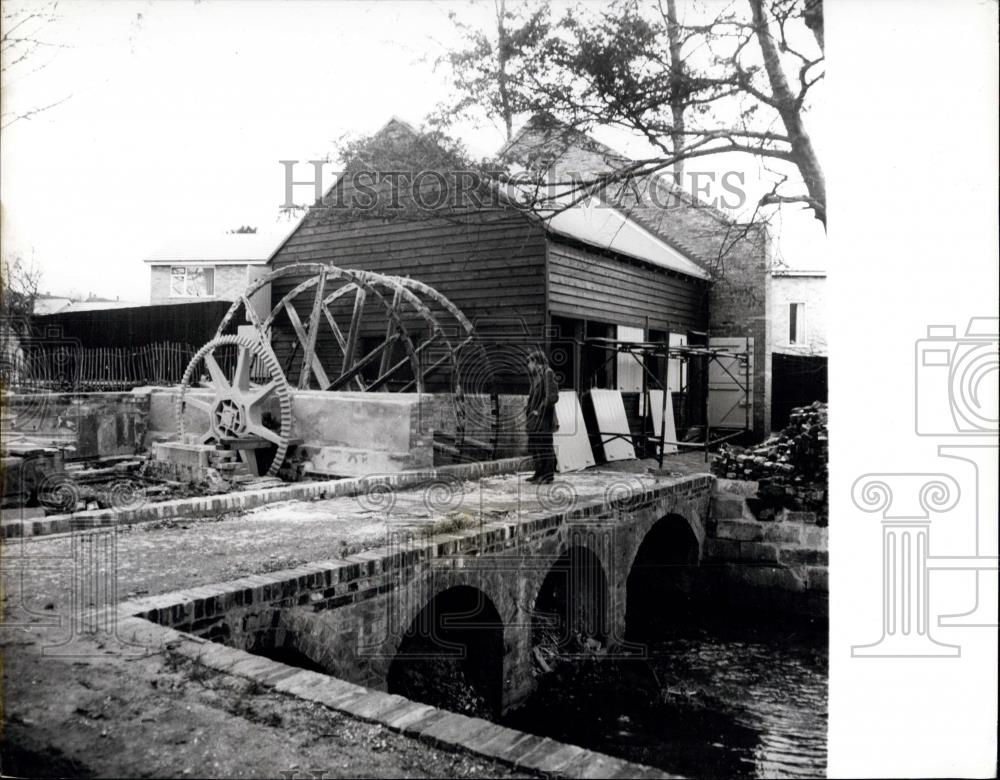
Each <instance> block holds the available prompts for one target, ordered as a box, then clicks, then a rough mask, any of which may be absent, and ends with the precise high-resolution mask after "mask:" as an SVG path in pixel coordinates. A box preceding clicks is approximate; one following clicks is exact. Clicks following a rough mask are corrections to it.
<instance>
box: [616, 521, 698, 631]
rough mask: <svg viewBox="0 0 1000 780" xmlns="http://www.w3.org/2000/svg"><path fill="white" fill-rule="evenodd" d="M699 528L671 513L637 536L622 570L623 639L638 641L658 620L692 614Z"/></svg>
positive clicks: (695, 585)
mask: <svg viewBox="0 0 1000 780" xmlns="http://www.w3.org/2000/svg"><path fill="white" fill-rule="evenodd" d="M699 528H700V526H695V525H694V524H692V522H691V521H690V519H689V518H687V517H685V516H684V515H683V514H681V513H679V512H673V511H672V512H668V513H667V514H665V515H664V516H662V517H661V518H660V519H659V520H657V521H656V522H655V523H653V524H652V525H651V526H650V528H649V530H648V531H647V532H646V533H645V534H644V535H643V536H642V539H641V541H640V542H639V544H638V545H637V547H636V548H635V552H634V553H633V555H632V557H631V561H630V563H629V566H628V568H627V570H626V572H627V578H626V581H625V589H626V601H625V632H626V636H629V637H642V636H643V635H646V634H647V633H648V630H649V629H650V628H652V627H653V626H654V624H655V623H657V622H658V621H659V620H661V619H662V620H665V621H670V620H671V619H674V618H679V617H681V616H682V615H684V616H686V615H687V614H688V613H689V611H690V610H691V609H693V607H694V602H695V596H696V591H697V585H698V578H697V569H698V565H699V563H700V561H701V543H702V540H703V537H701V536H699V534H698V530H699Z"/></svg>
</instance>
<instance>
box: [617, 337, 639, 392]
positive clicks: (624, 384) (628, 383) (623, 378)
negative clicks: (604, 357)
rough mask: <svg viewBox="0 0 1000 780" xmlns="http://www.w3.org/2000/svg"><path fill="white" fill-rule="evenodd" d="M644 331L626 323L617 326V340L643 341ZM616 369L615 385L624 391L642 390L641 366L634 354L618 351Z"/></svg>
mask: <svg viewBox="0 0 1000 780" xmlns="http://www.w3.org/2000/svg"><path fill="white" fill-rule="evenodd" d="M645 338H646V331H644V330H643V329H642V328H630V327H628V326H627V325H619V326H618V340H619V341H644V340H645ZM640 359H641V358H640ZM617 362H618V371H617V372H616V373H617V379H618V381H617V382H616V385H617V387H618V389H619V390H624V391H625V392H626V393H638V392H639V391H640V390H642V366H641V365H640V364H639V362H638V361H637V360H636V359H635V356H634V355H631V354H629V353H627V352H619V353H618V361H617Z"/></svg>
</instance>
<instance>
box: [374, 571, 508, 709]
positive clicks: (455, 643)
mask: <svg viewBox="0 0 1000 780" xmlns="http://www.w3.org/2000/svg"><path fill="white" fill-rule="evenodd" d="M504 652H505V647H504V621H503V619H502V617H501V615H500V611H499V610H498V609H497V607H496V605H495V604H494V602H493V600H492V599H491V598H490V597H489V596H488V595H487V594H486V592H485V591H484V590H482V589H480V588H478V587H475V586H472V585H462V584H458V585H452V586H451V587H445V588H442V589H440V590H438V591H437V592H436V593H435V594H434V595H433V596H432V597H431V598H430V600H428V601H427V602H426V604H425V605H424V606H423V608H422V609H420V611H419V612H417V614H416V616H415V617H414V618H413V619H412V620H411V621H410V623H409V625H408V626H407V627H406V628H405V630H404V631H403V633H402V635H401V636H400V638H399V642H398V644H397V648H396V653H395V655H394V656H393V658H392V661H391V662H390V663H389V668H388V672H387V675H386V685H387V689H388V691H389V692H390V693H397V694H400V695H402V696H406V697H407V698H410V699H415V700H416V701H422V702H424V703H426V704H432V705H434V706H437V707H443V708H446V709H460V710H461V711H463V712H464V713H466V714H475V715H479V716H480V717H496V716H497V715H499V714H500V712H501V707H502V704H503V678H504Z"/></svg>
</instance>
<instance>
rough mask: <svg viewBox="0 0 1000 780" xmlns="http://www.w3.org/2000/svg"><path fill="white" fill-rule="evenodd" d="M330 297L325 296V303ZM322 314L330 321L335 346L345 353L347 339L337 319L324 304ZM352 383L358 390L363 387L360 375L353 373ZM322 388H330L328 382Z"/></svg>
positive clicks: (328, 301)
mask: <svg viewBox="0 0 1000 780" xmlns="http://www.w3.org/2000/svg"><path fill="white" fill-rule="evenodd" d="M331 298H332V296H331ZM331 298H327V299H326V303H327V304H329V303H330V300H331ZM323 314H325V315H326V321H327V322H329V323H330V330H332V331H333V337H334V338H335V339H336V340H337V346H339V347H340V351H341V352H343V353H344V354H345V355H346V354H347V339H345V338H344V334H343V332H342V331H341V330H340V326H339V325H338V324H337V321H336V320H335V319H334V318H333V313H332V312H331V311H330V310H329V309H328V308H326V306H324V307H323ZM354 384H356V385H357V386H358V389H359V390H364V389H365V385H364V382H362V381H361V377H360V376H357V375H355V377H354ZM322 389H323V390H329V389H330V383H329V382H327V384H326V387H324V388H322Z"/></svg>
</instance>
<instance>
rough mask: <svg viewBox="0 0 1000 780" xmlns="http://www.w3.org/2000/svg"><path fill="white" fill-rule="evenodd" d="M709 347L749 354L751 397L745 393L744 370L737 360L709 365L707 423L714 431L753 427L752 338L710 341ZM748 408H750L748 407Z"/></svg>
mask: <svg viewBox="0 0 1000 780" xmlns="http://www.w3.org/2000/svg"><path fill="white" fill-rule="evenodd" d="M708 345H709V346H710V347H715V348H718V349H725V350H728V351H731V352H744V351H746V352H749V373H750V387H749V390H750V394H749V397H748V396H747V395H746V394H745V392H744V387H743V385H744V384H745V383H746V379H745V377H744V371H745V369H743V368H742V367H741V366H740V364H739V360H737V359H736V358H727V357H720V358H718V359H716V360H713V361H711V362H710V363H709V364H708V421H709V424H710V425H711V426H712V427H713V428H742V427H743V426H744V425H745V424H746V421H747V418H748V417H749V420H750V423H751V425H752V424H753V403H754V398H753V339H748V338H712V339H709V340H708ZM748 407H749V408H748Z"/></svg>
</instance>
